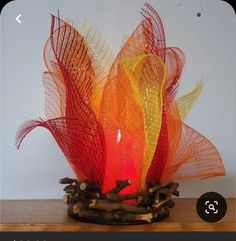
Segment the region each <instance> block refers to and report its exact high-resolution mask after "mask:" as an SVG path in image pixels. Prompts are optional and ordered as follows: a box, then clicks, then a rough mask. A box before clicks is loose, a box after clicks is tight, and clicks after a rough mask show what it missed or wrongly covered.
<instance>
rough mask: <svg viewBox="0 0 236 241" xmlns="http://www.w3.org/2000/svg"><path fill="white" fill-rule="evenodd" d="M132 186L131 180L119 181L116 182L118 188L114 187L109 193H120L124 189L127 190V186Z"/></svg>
mask: <svg viewBox="0 0 236 241" xmlns="http://www.w3.org/2000/svg"><path fill="white" fill-rule="evenodd" d="M130 184H131V180H130V179H126V180H118V181H116V187H114V188H113V189H111V190H110V191H109V192H107V193H115V194H117V193H119V192H120V191H121V190H123V189H124V188H126V187H127V186H129V185H130Z"/></svg>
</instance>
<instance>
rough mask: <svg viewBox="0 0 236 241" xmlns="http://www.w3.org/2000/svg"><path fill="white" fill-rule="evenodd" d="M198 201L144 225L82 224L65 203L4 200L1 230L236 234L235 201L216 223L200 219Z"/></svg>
mask: <svg viewBox="0 0 236 241" xmlns="http://www.w3.org/2000/svg"><path fill="white" fill-rule="evenodd" d="M196 201H197V200H196V199H192V198H182V199H181V198H179V199H176V205H175V207H174V208H173V209H171V214H170V216H169V218H167V219H165V220H162V221H161V222H159V223H150V224H142V225H128V226H117V225H99V224H92V223H82V222H78V221H75V220H73V219H71V218H70V217H68V216H67V213H66V204H64V203H63V201H62V200H19V201H15V200H14V201H13V200H12V201H6V200H5V201H1V230H2V231H104V232H115V231H236V222H235V221H236V217H235V207H236V202H235V199H227V204H228V211H227V213H226V215H225V217H224V218H223V219H222V220H220V221H219V222H216V223H207V222H204V221H203V220H201V219H200V218H199V217H198V215H197V213H196Z"/></svg>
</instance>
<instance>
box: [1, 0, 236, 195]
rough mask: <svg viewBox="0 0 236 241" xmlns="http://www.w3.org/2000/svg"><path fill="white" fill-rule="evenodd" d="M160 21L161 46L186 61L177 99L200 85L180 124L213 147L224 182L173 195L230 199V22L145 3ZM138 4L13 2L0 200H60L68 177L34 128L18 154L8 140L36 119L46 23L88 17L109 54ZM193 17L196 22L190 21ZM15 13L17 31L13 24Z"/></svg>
mask: <svg viewBox="0 0 236 241" xmlns="http://www.w3.org/2000/svg"><path fill="white" fill-rule="evenodd" d="M149 3H150V4H152V5H153V6H154V7H155V8H156V9H157V11H158V12H159V14H160V15H161V17H162V20H163V23H164V27H165V31H166V37H167V44H168V45H169V46H178V47H180V48H181V49H183V51H184V52H185V54H186V59H187V64H186V66H185V69H184V73H183V77H182V83H181V87H180V93H183V92H184V91H186V90H189V89H191V88H193V87H194V85H195V83H196V82H197V81H198V80H199V79H201V78H202V77H203V78H204V80H205V81H206V84H205V87H204V90H203V92H202V95H201V96H200V99H199V101H198V103H197V104H196V105H195V106H194V108H193V110H192V111H191V113H190V114H189V116H188V118H187V120H186V121H187V123H188V124H189V125H191V126H192V127H193V128H195V129H197V130H198V131H200V132H201V133H202V134H204V135H205V136H207V137H208V138H209V139H210V140H211V141H212V142H213V143H214V144H215V145H216V147H217V148H218V150H219V151H220V153H221V155H222V157H223V159H224V161H225V167H226V171H227V175H226V176H225V177H217V178H213V179H208V180H205V181H198V180H196V181H184V182H181V187H180V191H181V196H185V197H188V196H191V197H198V196H199V195H201V194H202V193H204V192H206V191H218V192H220V193H222V194H223V195H225V196H226V197H231V196H234V197H235V196H236V194H235V176H236V158H235V156H236V155H235V140H236V137H235V134H236V130H235V120H236V118H235V111H236V108H235V107H236V106H235V105H236V102H235V96H236V95H235V90H236V89H235V87H236V84H235V63H236V61H235V60H236V59H235V58H236V57H235V56H236V47H235V43H236V32H235V15H234V12H233V9H232V8H231V6H230V5H228V4H227V3H225V2H223V1H218V0H205V1H200V0H198V1H197V0H192V1H190V0H186V1H181V0H178V1H177V0H170V1H166V0H158V1H157V0H156V1H154V0H152V1H151V0H150V1H149ZM142 6H143V1H142V0H112V1H109V0H100V1H96V0H86V1H82V0H70V1H65V0H64V1H63V0H50V1H48V0H40V1H36V0H34V1H32V0H28V1H26V0H17V1H16V2H15V1H14V2H11V3H9V4H8V5H7V6H5V8H4V9H3V12H2V16H1V28H2V36H1V51H2V58H1V61H2V63H1V68H2V72H1V102H2V103H1V122H2V123H1V167H2V168H1V183H2V185H1V186H2V193H1V198H2V199H45V198H61V196H62V195H63V192H62V186H60V185H59V184H58V179H59V178H61V177H64V176H74V175H73V172H72V171H71V169H70V167H69V165H68V164H67V163H66V161H65V158H64V156H63V154H62V152H61V151H60V149H59V148H58V146H57V145H56V143H55V141H54V139H53V138H52V136H51V135H50V134H49V133H48V132H47V131H46V130H45V129H40V128H38V129H35V130H34V131H33V132H31V134H30V135H29V136H27V138H26V139H25V140H24V142H23V144H22V146H21V149H20V150H19V151H17V150H16V148H15V146H14V142H15V134H16V131H17V129H18V127H19V125H20V124H22V123H23V122H24V121H25V120H28V119H33V118H38V117H39V116H43V115H44V113H43V108H44V107H43V105H44V92H43V86H42V82H41V76H42V72H43V71H44V70H45V66H44V63H43V57H42V50H43V47H44V43H45V41H46V39H47V37H48V34H49V27H50V16H49V13H54V14H56V11H57V9H59V10H60V14H61V17H63V18H66V17H70V18H72V19H74V21H75V23H76V24H79V23H81V21H82V19H83V17H88V18H89V20H90V22H92V23H93V24H94V25H95V26H96V27H97V28H98V30H99V31H100V32H101V33H102V34H103V36H104V37H105V39H106V40H107V41H108V43H110V45H111V47H112V49H113V51H114V55H115V54H116V53H117V52H118V50H119V48H120V46H121V42H122V39H123V36H124V34H127V33H128V34H129V33H131V31H132V30H133V29H134V28H135V27H136V25H137V24H138V23H139V19H140V16H139V11H140V9H141V7H142ZM197 12H201V14H202V15H201V17H197V16H196V14H197ZM18 14H21V15H22V17H21V21H22V23H21V24H18V23H17V22H16V20H15V17H16V16H17V15H18Z"/></svg>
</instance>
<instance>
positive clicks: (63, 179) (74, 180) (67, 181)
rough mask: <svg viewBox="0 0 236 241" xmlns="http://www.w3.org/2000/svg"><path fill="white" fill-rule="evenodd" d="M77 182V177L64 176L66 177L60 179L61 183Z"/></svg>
mask: <svg viewBox="0 0 236 241" xmlns="http://www.w3.org/2000/svg"><path fill="white" fill-rule="evenodd" d="M75 182H77V180H76V179H72V178H69V177H64V178H61V179H60V180H59V183H60V184H72V183H75Z"/></svg>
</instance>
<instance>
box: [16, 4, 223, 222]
mask: <svg viewBox="0 0 236 241" xmlns="http://www.w3.org/2000/svg"><path fill="white" fill-rule="evenodd" d="M141 17H142V20H141V22H140V23H139V25H138V26H137V28H136V29H135V30H134V32H133V33H132V34H131V35H130V37H129V38H128V40H127V41H126V42H125V43H124V45H123V47H122V48H121V50H120V52H119V54H118V55H117V57H116V58H115V60H112V57H111V54H110V50H109V48H108V47H107V45H106V43H105V41H104V40H103V39H102V38H101V36H100V35H99V34H98V33H97V32H96V31H95V29H94V28H93V27H92V26H91V25H89V24H84V25H83V26H82V28H81V29H80V31H79V30H77V29H75V28H74V27H73V26H72V25H71V24H69V23H68V22H64V21H63V20H61V19H60V18H59V16H58V17H56V16H52V17H51V32H50V36H49V38H48V40H47V42H46V45H45V48H44V60H45V65H46V68H47V71H46V72H44V74H43V83H44V87H45V93H46V105H45V115H46V119H45V120H43V119H40V120H32V121H28V122H26V123H25V124H23V126H22V127H21V128H20V131H19V132H18V134H17V143H16V146H17V148H19V146H20V144H21V142H22V140H23V139H24V137H25V136H26V135H27V134H28V133H29V132H30V131H31V130H32V129H34V128H35V127H38V126H41V127H45V128H47V129H48V130H49V131H50V132H51V134H52V135H53V137H54V138H55V140H56V142H57V143H58V145H59V147H60V148H61V150H62V151H63V153H64V155H65V157H66V158H67V160H68V162H69V164H70V165H71V167H72V169H73V170H74V172H75V174H76V176H77V179H70V178H63V179H61V180H60V182H61V183H63V184H69V185H68V186H66V187H65V189H64V190H65V191H66V193H67V195H66V196H65V201H66V202H67V203H68V212H69V214H70V215H72V216H74V217H77V218H79V219H81V220H85V221H94V222H101V223H139V222H151V221H156V220H159V219H161V218H164V217H166V216H167V215H168V214H169V209H168V208H169V207H173V206H174V202H173V200H172V199H171V195H172V194H174V195H178V191H177V187H178V184H177V183H175V182H174V181H176V180H179V179H188V178H201V179H203V178H209V177H213V176H219V175H224V174H225V170H224V166H223V162H222V159H221V157H220V154H219V153H218V151H217V150H216V148H215V147H214V145H213V144H212V143H211V142H210V141H209V140H208V139H207V138H206V137H204V136H202V135H201V134H200V133H198V132H197V131H196V130H194V129H193V128H191V127H189V126H188V125H186V124H185V123H184V122H183V120H184V118H185V116H186V114H187V113H188V111H189V110H190V108H191V107H192V105H193V103H194V102H195V100H196V99H197V97H198V96H199V94H200V92H201V89H202V82H199V83H198V84H197V85H196V87H195V89H194V90H192V91H191V92H189V93H187V94H185V95H183V96H182V97H180V98H179V99H176V93H177V89H178V86H179V82H180V77H181V73H182V69H183V66H184V63H185V58H184V54H183V52H182V51H181V50H180V49H179V48H177V47H166V40H165V34H164V29H163V25H162V22H161V19H160V17H159V15H158V14H157V12H156V11H155V9H154V8H153V7H151V6H150V5H149V4H147V3H145V5H144V7H143V9H142V10H141ZM114 186H115V187H114ZM127 200H128V201H127Z"/></svg>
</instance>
